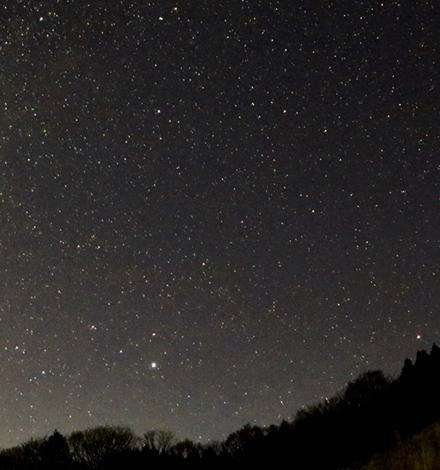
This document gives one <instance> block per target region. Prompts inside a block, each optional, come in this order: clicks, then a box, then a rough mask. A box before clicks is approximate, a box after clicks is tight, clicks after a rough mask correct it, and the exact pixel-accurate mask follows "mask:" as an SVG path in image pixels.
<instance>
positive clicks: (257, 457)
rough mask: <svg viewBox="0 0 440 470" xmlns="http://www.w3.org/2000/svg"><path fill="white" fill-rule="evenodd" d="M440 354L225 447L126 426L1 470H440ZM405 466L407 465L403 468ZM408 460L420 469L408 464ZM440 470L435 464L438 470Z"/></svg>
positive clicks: (63, 440)
mask: <svg viewBox="0 0 440 470" xmlns="http://www.w3.org/2000/svg"><path fill="white" fill-rule="evenodd" d="M439 372H440V348H439V347H437V346H436V345H435V344H434V345H433V346H432V349H431V351H430V352H429V353H428V352H427V351H424V350H423V351H419V352H417V357H416V360H415V362H414V363H413V361H412V360H410V359H406V360H405V361H404V364H403V368H402V371H401V374H400V375H399V376H398V377H397V378H390V377H387V376H385V374H384V373H383V372H382V371H380V370H375V371H368V372H365V373H363V374H361V375H360V376H359V377H358V378H357V379H356V380H354V381H351V382H349V383H348V384H347V386H346V387H345V388H344V389H343V390H342V391H341V392H339V393H337V394H336V395H334V396H333V397H331V398H330V399H326V400H323V401H321V402H319V403H316V404H314V405H312V406H309V407H306V408H303V409H301V410H299V411H298V412H297V413H296V415H295V416H294V418H293V419H292V420H290V421H283V422H282V423H281V424H280V425H275V424H274V425H272V426H269V427H258V426H252V425H250V424H247V425H245V426H243V427H242V428H240V429H239V430H237V431H235V432H233V433H231V434H230V435H229V436H228V437H227V438H226V439H225V440H224V441H223V442H211V443H207V444H201V443H196V442H193V441H191V440H190V439H184V440H181V441H178V440H177V439H176V438H175V436H174V434H173V433H172V432H171V431H168V430H150V431H147V432H145V433H144V434H143V435H142V436H137V435H135V434H134V433H133V432H132V431H131V430H130V429H129V428H125V427H121V426H99V427H96V428H91V429H86V430H83V431H75V432H73V433H71V434H70V435H68V436H63V435H62V434H60V433H59V432H58V431H56V430H55V431H54V433H53V434H52V435H51V436H48V437H42V438H40V439H31V440H29V441H27V442H25V443H23V444H22V445H20V446H16V447H12V448H9V449H3V450H1V451H0V469H1V470H37V469H38V470H43V469H45V470H61V469H63V470H76V469H78V470H89V469H93V470H101V469H107V468H109V467H110V465H111V466H112V467H113V468H115V465H116V466H119V467H122V466H127V467H129V468H130V469H133V470H136V469H141V468H142V469H144V468H147V467H148V466H150V465H162V464H167V465H168V466H170V467H176V468H177V467H178V468H185V467H188V468H207V467H209V468H223V467H224V466H225V465H228V464H232V463H234V464H246V465H253V464H255V465H264V464H266V465H277V464H279V465H281V464H282V465H286V462H288V464H289V466H290V468H292V469H300V470H301V469H315V468H316V469H318V468H325V469H327V470H332V469H334V470H338V469H353V470H355V469H356V470H357V469H362V470H383V469H390V470H391V469H394V468H396V469H397V468H399V469H404V468H416V464H417V465H422V466H421V467H420V468H424V469H425V468H426V469H431V468H432V469H434V468H438V461H439V457H440V424H439V423H440V401H439V399H438V397H439V392H440V381H439V380H438V376H439ZM398 462H401V464H399V463H398ZM402 462H413V464H412V466H410V463H405V465H403V464H402ZM435 465H437V466H435Z"/></svg>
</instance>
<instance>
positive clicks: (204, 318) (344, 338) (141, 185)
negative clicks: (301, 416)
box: [0, 0, 440, 447]
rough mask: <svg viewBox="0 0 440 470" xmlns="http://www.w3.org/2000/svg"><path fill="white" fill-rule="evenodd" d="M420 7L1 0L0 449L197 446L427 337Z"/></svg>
mask: <svg viewBox="0 0 440 470" xmlns="http://www.w3.org/2000/svg"><path fill="white" fill-rule="evenodd" d="M439 19H440V18H439V12H438V8H436V5H435V3H434V2H431V1H418V2H414V1H401V2H396V1H390V2H383V3H380V2H375V1H370V0H369V1H357V2H353V1H338V2H320V1H310V0H309V1H306V2H303V1H296V0H295V1H291V2H277V1H266V0H261V1H257V0H255V1H247V0H243V1H238V0H235V1H232V0H230V1H221V2H214V1H212V2H208V1H201V0H198V1H197V2H196V1H192V0H189V1H175V2H171V1H160V2H141V1H119V2H111V1H110V2H109V1H106V2H99V1H94V2H91V4H90V5H87V4H86V3H85V2H73V1H70V2H69V1H67V0H65V1H45V2H42V3H41V5H39V4H38V2H27V1H22V2H16V1H14V2H12V1H11V2H6V3H5V4H4V6H2V15H1V19H0V31H1V35H0V38H1V41H2V42H1V43H0V47H1V50H0V60H1V70H2V72H1V74H0V90H1V95H2V99H1V102H0V105H1V106H3V111H2V113H1V115H0V132H1V135H0V165H1V181H0V184H1V201H0V202H1V206H0V217H1V222H2V223H1V226H0V230H1V232H0V276H1V281H2V282H1V286H2V287H1V289H2V293H1V301H0V319H1V321H0V326H1V329H0V339H1V343H0V347H1V351H2V352H1V360H0V375H1V376H2V377H3V387H2V392H1V395H0V396H1V401H0V411H1V415H2V419H1V420H0V436H1V442H0V445H1V446H3V447H7V446H11V445H14V444H16V443H17V442H21V441H23V440H24V439H28V438H30V437H31V436H43V435H45V434H49V433H51V432H52V431H53V430H54V429H55V428H57V429H58V430H59V431H60V432H62V433H69V432H71V431H73V430H78V429H84V428H86V427H91V426H97V425H101V424H105V423H112V424H121V425H128V426H130V427H132V428H133V430H135V431H136V432H137V433H142V432H145V431H147V430H149V429H151V428H165V429H171V430H173V431H174V432H176V433H177V435H178V436H179V437H182V438H183V437H189V438H191V439H201V440H202V441H206V440H208V439H222V438H225V437H226V436H227V434H229V433H230V432H232V431H235V430H236V429H238V428H239V427H241V426H242V425H243V424H245V423H247V422H250V423H255V424H258V425H265V424H273V423H275V424H277V423H279V422H280V420H281V419H289V418H291V417H292V416H293V415H294V414H295V412H296V410H298V409H299V408H300V407H301V406H303V405H306V404H310V403H313V402H316V401H317V400H320V399H321V398H323V397H326V396H329V395H331V394H333V393H335V392H336V391H337V390H340V389H341V388H342V387H343V386H344V385H345V384H346V383H347V382H348V381H349V380H352V379H354V378H355V377H356V376H357V375H358V374H360V373H361V372H364V371H365V370H368V369H375V368H380V369H382V370H384V371H385V372H386V373H389V374H397V373H399V371H400V369H401V367H402V365H403V361H404V359H405V357H407V356H408V357H413V358H414V357H415V354H416V351H417V350H418V349H422V348H425V349H430V347H431V345H432V343H433V342H437V343H439V342H440V340H439V327H440V316H439V314H438V308H439V303H440V294H439V292H440V289H439V276H440V272H439V267H438V259H439V254H440V253H439V251H440V250H439V236H440V229H439V227H440V215H439V210H440V200H439V198H440V188H439V183H438V182H439V181H440V179H439V177H440V175H439V169H440V166H439V164H440V158H439V155H438V143H439V134H438V128H439V108H440V101H439V99H440V92H439V80H438V64H439V48H438V27H439V24H440V22H439Z"/></svg>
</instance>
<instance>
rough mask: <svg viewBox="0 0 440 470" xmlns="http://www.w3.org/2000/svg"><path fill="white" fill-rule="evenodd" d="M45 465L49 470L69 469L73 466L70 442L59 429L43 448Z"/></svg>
mask: <svg viewBox="0 0 440 470" xmlns="http://www.w3.org/2000/svg"><path fill="white" fill-rule="evenodd" d="M42 457H43V459H42V460H43V462H42V463H43V467H44V468H45V469H47V470H68V469H69V468H70V466H71V463H72V461H71V457H70V449H69V444H68V443H67V440H66V438H65V437H64V436H63V435H62V434H60V433H59V432H58V431H57V430H55V431H54V433H53V434H52V435H51V436H50V437H49V439H48V440H47V441H46V443H45V445H44V449H43V456H42Z"/></svg>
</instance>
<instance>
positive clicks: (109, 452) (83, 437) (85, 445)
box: [68, 426, 137, 469]
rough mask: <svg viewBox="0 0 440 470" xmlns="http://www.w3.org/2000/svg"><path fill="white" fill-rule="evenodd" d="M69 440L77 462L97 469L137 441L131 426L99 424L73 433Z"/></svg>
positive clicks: (74, 459) (133, 445)
mask: <svg viewBox="0 0 440 470" xmlns="http://www.w3.org/2000/svg"><path fill="white" fill-rule="evenodd" d="M68 442H69V446H70V449H71V452H72V458H73V461H74V462H75V463H78V464H80V465H86V466H87V467H88V468H91V469H96V468H98V467H99V466H100V465H101V464H102V463H103V462H105V461H107V460H108V458H109V457H112V456H114V455H117V454H121V453H123V452H126V451H128V450H131V449H133V447H135V446H136V442H137V441H136V437H135V435H134V434H133V432H132V431H131V430H130V429H129V428H125V427H121V426H99V427H96V428H92V429H87V430H86V431H76V432H74V433H72V434H71V435H70V437H69V439H68Z"/></svg>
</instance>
